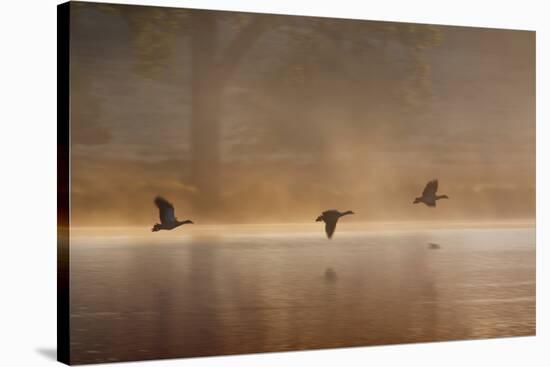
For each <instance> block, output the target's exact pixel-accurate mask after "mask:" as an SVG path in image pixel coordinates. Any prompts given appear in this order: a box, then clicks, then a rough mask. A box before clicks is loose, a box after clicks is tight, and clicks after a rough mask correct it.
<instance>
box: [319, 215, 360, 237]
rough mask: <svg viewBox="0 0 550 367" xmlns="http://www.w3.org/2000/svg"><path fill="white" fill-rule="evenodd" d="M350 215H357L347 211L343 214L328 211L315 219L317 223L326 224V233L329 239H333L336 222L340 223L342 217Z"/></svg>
mask: <svg viewBox="0 0 550 367" xmlns="http://www.w3.org/2000/svg"><path fill="white" fill-rule="evenodd" d="M348 214H355V213H354V212H352V211H351V210H348V211H345V212H343V213H341V212H339V211H338V210H334V209H332V210H327V211H324V212H323V213H322V214H321V215H320V216H318V217H317V219H315V221H316V222H325V232H327V237H328V238H332V234H333V233H334V230H335V229H336V222H338V219H340V217H343V216H344V215H348Z"/></svg>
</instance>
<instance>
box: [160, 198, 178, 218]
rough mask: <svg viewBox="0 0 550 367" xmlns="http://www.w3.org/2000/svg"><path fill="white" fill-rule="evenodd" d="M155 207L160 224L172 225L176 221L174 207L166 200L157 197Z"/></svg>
mask: <svg viewBox="0 0 550 367" xmlns="http://www.w3.org/2000/svg"><path fill="white" fill-rule="evenodd" d="M155 205H156V206H157V207H158V208H159V217H160V222H161V223H162V224H168V223H173V222H175V221H176V216H175V214H174V206H173V205H172V204H171V203H169V202H168V201H167V200H166V199H164V198H162V197H160V196H157V197H156V198H155Z"/></svg>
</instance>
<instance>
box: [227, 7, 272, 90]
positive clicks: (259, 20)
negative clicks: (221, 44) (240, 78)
mask: <svg viewBox="0 0 550 367" xmlns="http://www.w3.org/2000/svg"><path fill="white" fill-rule="evenodd" d="M269 23H270V22H269V21H267V19H266V18H265V17H260V16H255V17H253V19H252V20H251V21H250V22H248V24H247V25H246V26H245V27H244V28H243V29H242V30H241V31H240V32H239V34H237V36H236V37H235V38H234V39H233V41H232V42H231V43H230V44H229V45H228V46H227V47H226V49H225V50H224V51H223V52H222V53H221V59H220V60H219V62H218V66H219V67H220V71H221V73H220V74H221V75H220V79H221V81H222V82H224V81H226V80H227V79H229V78H230V77H231V75H232V74H233V73H234V72H235V69H237V66H238V65H239V61H241V59H242V57H243V55H244V54H245V52H246V51H247V50H248V49H249V48H250V47H251V46H252V45H253V44H254V42H256V40H257V39H258V38H259V37H260V35H261V34H262V32H263V31H264V29H265V28H266V27H267V26H268V24H269Z"/></svg>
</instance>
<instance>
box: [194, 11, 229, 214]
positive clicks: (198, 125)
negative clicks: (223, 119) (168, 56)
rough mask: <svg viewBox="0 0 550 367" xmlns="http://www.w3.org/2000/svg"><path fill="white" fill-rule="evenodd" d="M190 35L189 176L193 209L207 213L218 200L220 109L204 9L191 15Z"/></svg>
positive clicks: (212, 26)
mask: <svg viewBox="0 0 550 367" xmlns="http://www.w3.org/2000/svg"><path fill="white" fill-rule="evenodd" d="M191 19H192V23H193V27H192V35H191V37H192V39H191V52H192V56H191V57H192V114H191V116H192V117H191V118H192V121H191V136H192V142H191V154H192V157H191V158H192V163H191V164H192V167H191V168H192V180H193V183H194V186H195V187H196V188H197V192H196V194H195V200H194V203H193V206H194V209H195V211H196V212H197V213H199V214H205V215H207V214H209V213H212V212H213V211H214V209H215V208H216V207H217V206H218V205H219V203H220V176H221V174H220V171H221V162H220V158H221V157H220V154H221V152H220V145H221V136H220V109H221V94H222V85H221V81H220V78H219V77H218V76H219V75H218V70H217V67H216V61H215V60H216V56H217V55H216V53H217V51H218V43H219V40H218V24H217V22H216V19H215V17H214V16H213V15H212V14H211V13H209V12H207V11H196V12H195V14H193V16H192V17H191Z"/></svg>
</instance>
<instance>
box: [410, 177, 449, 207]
mask: <svg viewBox="0 0 550 367" xmlns="http://www.w3.org/2000/svg"><path fill="white" fill-rule="evenodd" d="M437 185H438V182H437V180H431V181H430V182H428V183H427V184H426V187H425V188H424V191H422V196H419V197H417V198H415V199H414V202H413V204H417V203H424V204H426V205H427V206H431V207H435V202H436V200H439V199H448V198H449V197H448V196H447V195H436V192H437Z"/></svg>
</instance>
